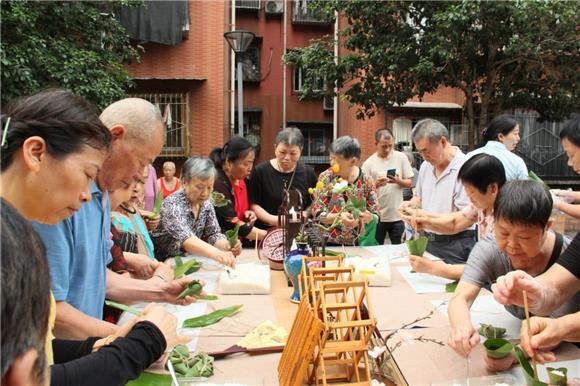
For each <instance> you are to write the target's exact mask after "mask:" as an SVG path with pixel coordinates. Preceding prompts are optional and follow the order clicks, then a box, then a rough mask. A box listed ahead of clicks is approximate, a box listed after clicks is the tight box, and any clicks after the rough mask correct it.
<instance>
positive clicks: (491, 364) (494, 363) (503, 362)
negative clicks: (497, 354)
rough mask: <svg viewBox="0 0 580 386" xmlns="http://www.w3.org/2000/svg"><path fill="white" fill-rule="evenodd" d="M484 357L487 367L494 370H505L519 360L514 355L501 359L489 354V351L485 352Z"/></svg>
mask: <svg viewBox="0 0 580 386" xmlns="http://www.w3.org/2000/svg"><path fill="white" fill-rule="evenodd" d="M483 359H484V360H485V364H486V365H487V369H488V370H489V371H493V372H499V371H505V370H507V369H509V368H510V367H512V366H513V365H514V364H515V363H516V362H517V360H516V358H515V357H514V356H513V355H508V356H506V357H505V358H501V359H495V358H492V357H490V356H489V355H487V353H484V354H483Z"/></svg>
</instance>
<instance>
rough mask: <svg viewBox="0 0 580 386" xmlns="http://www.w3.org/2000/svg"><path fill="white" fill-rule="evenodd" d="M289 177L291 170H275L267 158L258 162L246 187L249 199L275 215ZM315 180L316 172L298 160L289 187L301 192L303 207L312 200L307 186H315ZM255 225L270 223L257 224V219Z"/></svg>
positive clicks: (261, 224)
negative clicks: (287, 171)
mask: <svg viewBox="0 0 580 386" xmlns="http://www.w3.org/2000/svg"><path fill="white" fill-rule="evenodd" d="M291 178H292V172H290V173H282V172H280V171H278V170H276V169H275V168H274V167H273V166H272V164H271V163H270V161H269V160H268V161H264V162H262V163H260V164H259V165H258V166H256V168H255V169H254V171H253V172H252V176H251V178H250V184H249V188H248V190H249V192H250V201H251V202H253V203H254V204H257V205H260V206H261V207H262V208H264V210H265V211H266V212H268V213H270V214H271V215H274V216H276V215H277V214H278V207H279V206H280V204H281V203H282V195H283V192H284V189H286V188H288V184H289V183H290V179H291ZM317 180H318V178H317V177H316V173H315V172H314V169H313V168H312V167H311V166H308V165H306V164H303V163H302V162H298V164H297V165H296V175H295V176H294V179H293V180H292V186H291V188H292V189H296V190H298V191H299V192H300V194H302V200H303V204H304V209H306V208H307V207H308V206H310V203H311V202H312V198H311V197H310V194H309V193H308V188H313V187H315V186H316V181H317ZM256 225H257V226H258V227H260V228H263V229H265V228H269V227H270V225H266V224H263V223H260V224H259V221H257V222H256Z"/></svg>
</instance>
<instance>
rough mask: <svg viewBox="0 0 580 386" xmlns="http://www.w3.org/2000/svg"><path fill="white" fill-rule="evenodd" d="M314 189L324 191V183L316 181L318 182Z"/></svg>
mask: <svg viewBox="0 0 580 386" xmlns="http://www.w3.org/2000/svg"><path fill="white" fill-rule="evenodd" d="M316 189H317V190H322V189H324V182H322V181H318V182H317V183H316Z"/></svg>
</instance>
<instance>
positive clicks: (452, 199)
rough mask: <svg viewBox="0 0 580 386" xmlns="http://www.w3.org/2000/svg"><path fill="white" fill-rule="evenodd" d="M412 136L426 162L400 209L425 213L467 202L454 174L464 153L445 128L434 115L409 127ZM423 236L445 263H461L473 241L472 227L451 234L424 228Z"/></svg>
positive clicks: (449, 209)
mask: <svg viewBox="0 0 580 386" xmlns="http://www.w3.org/2000/svg"><path fill="white" fill-rule="evenodd" d="M412 138H413V143H414V144H415V147H416V149H417V151H418V152H419V154H421V157H423V159H424V160H425V161H426V162H423V163H422V164H421V168H420V169H419V178H418V180H417V186H416V188H415V196H414V197H413V198H412V199H411V201H405V202H403V204H402V205H401V210H402V211H406V212H410V213H411V214H412V211H413V209H410V208H422V209H423V210H424V211H426V212H428V213H429V214H447V213H451V212H456V211H459V210H461V209H463V208H465V207H466V206H468V205H469V204H470V201H469V198H468V197H467V194H466V193H465V190H464V189H463V184H462V183H461V181H460V180H459V179H458V178H457V174H458V173H459V169H460V168H461V166H462V165H463V163H464V162H465V161H466V160H467V157H466V155H465V154H463V153H462V152H461V150H460V149H459V148H458V147H456V146H452V145H451V143H450V142H449V140H448V138H449V131H448V130H447V128H446V127H445V126H444V125H443V124H442V123H441V122H439V121H437V120H435V119H423V120H421V121H419V122H417V124H416V125H415V127H414V128H413V133H412ZM426 236H427V237H428V238H429V243H428V244H427V252H430V253H431V254H433V255H435V256H437V257H439V258H441V259H443V261H445V262H446V263H449V264H463V263H465V262H466V261H467V257H468V256H469V252H470V251H471V249H472V248H473V245H474V244H475V231H474V230H473V228H468V229H467V230H465V231H462V232H459V233H456V234H453V235H441V234H437V233H435V232H426Z"/></svg>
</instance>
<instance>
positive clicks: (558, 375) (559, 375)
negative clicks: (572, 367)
mask: <svg viewBox="0 0 580 386" xmlns="http://www.w3.org/2000/svg"><path fill="white" fill-rule="evenodd" d="M546 370H548V377H549V378H550V384H552V385H557V386H565V385H567V384H568V369H567V368H565V367H559V368H554V367H547V368H546Z"/></svg>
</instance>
